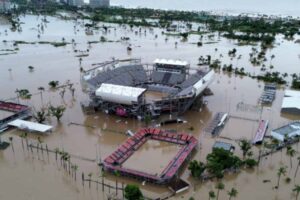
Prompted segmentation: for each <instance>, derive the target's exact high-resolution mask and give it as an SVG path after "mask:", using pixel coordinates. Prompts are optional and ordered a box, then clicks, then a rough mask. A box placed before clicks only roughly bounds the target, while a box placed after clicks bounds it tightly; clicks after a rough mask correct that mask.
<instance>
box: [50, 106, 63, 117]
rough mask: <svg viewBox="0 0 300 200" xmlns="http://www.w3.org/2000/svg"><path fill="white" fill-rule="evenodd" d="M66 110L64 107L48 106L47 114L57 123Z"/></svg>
mask: <svg viewBox="0 0 300 200" xmlns="http://www.w3.org/2000/svg"><path fill="white" fill-rule="evenodd" d="M65 110H66V108H65V107H64V106H57V107H54V106H50V107H49V113H50V114H51V115H52V116H53V117H56V119H57V121H59V120H60V118H61V117H62V116H63V114H64V112H65Z"/></svg>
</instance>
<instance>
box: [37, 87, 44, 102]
mask: <svg viewBox="0 0 300 200" xmlns="http://www.w3.org/2000/svg"><path fill="white" fill-rule="evenodd" d="M38 91H40V94H41V102H42V104H43V92H44V91H45V88H44V87H38Z"/></svg>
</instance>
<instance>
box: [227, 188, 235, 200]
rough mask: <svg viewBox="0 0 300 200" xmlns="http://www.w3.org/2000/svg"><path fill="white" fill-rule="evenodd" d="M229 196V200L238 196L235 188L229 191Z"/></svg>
mask: <svg viewBox="0 0 300 200" xmlns="http://www.w3.org/2000/svg"><path fill="white" fill-rule="evenodd" d="M227 194H228V196H229V200H231V199H232V198H233V197H236V196H237V195H238V191H237V190H236V189H235V188H231V190H229V191H227Z"/></svg>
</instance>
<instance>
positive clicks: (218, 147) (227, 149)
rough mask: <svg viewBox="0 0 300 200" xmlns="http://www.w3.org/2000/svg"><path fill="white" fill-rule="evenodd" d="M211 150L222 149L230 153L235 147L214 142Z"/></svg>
mask: <svg viewBox="0 0 300 200" xmlns="http://www.w3.org/2000/svg"><path fill="white" fill-rule="evenodd" d="M213 149H224V150H225V151H230V152H232V151H234V150H235V147H234V146H233V145H232V144H230V143H226V142H221V141H216V142H215V144H214V145H213Z"/></svg>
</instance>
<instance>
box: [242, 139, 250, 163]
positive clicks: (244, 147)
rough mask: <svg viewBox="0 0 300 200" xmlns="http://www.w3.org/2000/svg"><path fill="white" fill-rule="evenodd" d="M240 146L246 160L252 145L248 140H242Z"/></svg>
mask: <svg viewBox="0 0 300 200" xmlns="http://www.w3.org/2000/svg"><path fill="white" fill-rule="evenodd" d="M239 146H240V148H241V151H242V152H243V159H245V157H246V155H247V153H248V152H249V151H250V150H251V143H250V141H248V140H246V139H242V140H240V142H239Z"/></svg>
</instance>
